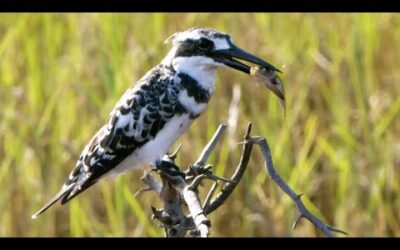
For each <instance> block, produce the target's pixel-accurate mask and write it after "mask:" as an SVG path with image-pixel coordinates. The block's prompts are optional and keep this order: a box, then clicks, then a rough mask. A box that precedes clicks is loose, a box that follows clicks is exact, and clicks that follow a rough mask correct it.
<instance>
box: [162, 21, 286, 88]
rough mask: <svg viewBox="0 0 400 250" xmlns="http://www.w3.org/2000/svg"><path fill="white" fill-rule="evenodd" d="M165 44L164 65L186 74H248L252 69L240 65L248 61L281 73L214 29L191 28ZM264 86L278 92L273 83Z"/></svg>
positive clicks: (172, 37) (169, 39) (171, 37)
mask: <svg viewBox="0 0 400 250" xmlns="http://www.w3.org/2000/svg"><path fill="white" fill-rule="evenodd" d="M165 42H166V43H168V42H172V49H171V51H170V53H169V54H168V56H167V57H166V58H165V59H164V62H165V63H170V64H172V65H174V67H175V68H179V67H185V68H186V70H187V71H194V70H197V69H203V70H204V69H205V70H215V69H216V68H218V67H230V68H233V69H236V70H239V71H242V72H244V73H246V74H250V73H251V67H250V66H249V65H247V64H245V63H243V62H249V63H253V64H256V65H258V66H261V67H262V68H264V69H265V70H267V71H270V72H272V73H275V72H280V70H279V69H277V68H276V67H274V66H273V65H271V64H270V63H268V62H266V61H264V60H263V59H261V58H259V57H257V56H255V55H252V54H250V53H248V52H246V51H244V50H242V49H241V48H239V47H238V46H236V45H235V44H233V42H232V39H231V37H230V36H229V35H228V34H226V33H224V32H220V31H218V30H215V29H211V28H191V29H189V30H187V31H183V32H178V33H175V34H173V35H172V36H170V37H169V38H168V39H167V40H166V41H165ZM239 60H242V61H243V62H240V61H239ZM266 86H267V87H268V88H269V89H271V90H272V91H273V92H274V93H277V92H279V91H280V88H279V87H278V86H276V85H274V84H266Z"/></svg>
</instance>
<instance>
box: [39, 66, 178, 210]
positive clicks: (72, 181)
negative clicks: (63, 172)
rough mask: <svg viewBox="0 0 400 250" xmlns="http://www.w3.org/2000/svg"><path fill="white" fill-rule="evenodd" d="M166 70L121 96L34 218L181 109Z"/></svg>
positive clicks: (73, 193)
mask: <svg viewBox="0 0 400 250" xmlns="http://www.w3.org/2000/svg"><path fill="white" fill-rule="evenodd" d="M167 70H168V69H166V68H162V67H156V68H154V69H153V70H151V71H150V72H149V73H148V74H146V75H145V76H144V77H143V78H142V79H141V80H140V81H139V82H138V83H137V84H136V85H135V86H133V87H132V88H130V89H129V90H128V91H127V92H126V93H125V94H124V95H123V96H122V97H121V99H120V100H119V102H118V103H117V105H116V106H115V108H114V109H113V110H112V112H111V113H110V116H109V119H108V122H107V124H105V125H104V126H103V127H102V128H101V129H100V130H99V131H98V132H97V133H96V134H95V136H94V137H93V138H92V139H91V140H90V142H89V143H88V144H87V145H86V147H85V148H84V150H83V151H82V153H81V155H80V157H79V160H78V161H77V163H76V166H75V168H74V169H73V170H72V171H71V173H70V175H69V178H68V180H67V181H66V182H65V183H64V186H63V187H62V189H61V191H60V192H59V193H58V194H57V195H56V196H55V197H54V198H53V199H52V200H51V201H50V202H49V203H48V204H47V205H46V206H44V207H43V208H42V209H41V210H39V212H38V213H36V214H35V215H34V217H36V216H37V215H39V214H41V213H43V212H44V211H45V210H47V208H48V207H50V206H51V205H53V204H54V203H55V202H57V201H58V200H60V199H61V204H64V203H66V202H68V201H69V200H71V199H72V198H73V197H75V196H76V195H78V194H79V193H81V192H82V191H84V190H85V189H87V188H89V187H90V186H91V185H93V184H94V183H96V182H97V181H98V180H99V178H101V177H102V176H103V175H104V174H105V173H107V172H109V171H110V170H112V169H113V168H115V167H116V166H117V165H118V164H119V163H120V162H122V161H123V160H124V159H125V158H126V157H127V156H128V155H130V154H131V153H133V152H134V151H135V150H136V149H137V148H138V147H140V146H142V145H143V144H145V143H146V142H148V141H149V140H151V139H153V138H154V137H155V135H156V134H157V132H158V131H159V130H160V129H162V128H163V127H164V125H165V124H166V123H167V122H168V120H169V119H171V118H172V117H173V115H174V114H175V113H176V112H177V111H178V109H179V108H181V107H179V102H178V94H179V90H180V89H179V85H178V84H176V83H175V82H174V81H173V78H172V77H171V74H172V73H171V72H165V71H167ZM163 71H164V72H163Z"/></svg>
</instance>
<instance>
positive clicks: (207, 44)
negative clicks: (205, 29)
mask: <svg viewBox="0 0 400 250" xmlns="http://www.w3.org/2000/svg"><path fill="white" fill-rule="evenodd" d="M213 46H214V43H213V42H212V41H210V40H208V39H207V38H201V39H200V40H199V48H200V49H202V50H208V49H211V48H212V47H213Z"/></svg>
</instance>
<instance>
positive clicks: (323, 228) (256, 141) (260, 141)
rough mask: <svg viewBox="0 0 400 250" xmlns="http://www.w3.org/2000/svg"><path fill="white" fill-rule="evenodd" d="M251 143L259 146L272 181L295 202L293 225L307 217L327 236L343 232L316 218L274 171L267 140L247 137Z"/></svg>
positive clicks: (299, 196)
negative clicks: (298, 213) (295, 216)
mask: <svg viewBox="0 0 400 250" xmlns="http://www.w3.org/2000/svg"><path fill="white" fill-rule="evenodd" d="M249 141H250V142H251V143H254V144H257V145H259V146H260V149H261V152H262V153H263V155H264V159H265V166H266V169H267V173H268V175H269V176H270V177H271V179H272V180H273V181H275V182H276V183H277V184H278V186H279V187H280V188H281V189H282V191H283V192H285V193H286V194H287V195H288V196H289V197H290V198H291V199H292V200H293V201H294V202H295V203H296V206H297V209H298V210H299V212H300V215H299V217H298V218H297V219H296V220H295V223H294V225H293V226H294V227H295V226H296V224H297V222H298V221H299V220H300V219H301V218H302V217H304V218H306V219H308V220H309V221H310V222H311V223H313V224H314V226H316V227H317V228H318V229H320V230H321V231H322V232H323V233H325V234H326V235H327V236H328V237H334V235H333V233H332V231H335V232H340V233H345V232H343V231H342V230H338V229H335V230H332V227H330V226H327V225H325V224H324V223H323V222H322V221H321V220H320V219H318V218H317V217H316V216H315V215H313V214H312V213H311V212H310V211H308V209H307V208H306V207H305V206H304V204H303V202H302V201H301V195H302V194H300V195H298V194H296V193H295V192H293V190H292V189H291V188H290V187H289V186H288V185H287V184H286V182H285V181H284V180H283V179H282V178H281V177H280V176H279V174H278V173H277V172H276V170H275V168H274V165H273V162H272V157H271V152H270V149H269V146H268V143H267V140H266V139H265V138H263V137H251V138H250V139H249Z"/></svg>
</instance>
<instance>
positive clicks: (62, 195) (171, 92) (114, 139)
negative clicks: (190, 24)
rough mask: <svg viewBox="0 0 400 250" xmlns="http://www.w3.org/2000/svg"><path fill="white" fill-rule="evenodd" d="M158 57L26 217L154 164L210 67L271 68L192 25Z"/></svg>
mask: <svg viewBox="0 0 400 250" xmlns="http://www.w3.org/2000/svg"><path fill="white" fill-rule="evenodd" d="M167 41H168V42H169V41H171V42H172V44H173V46H172V49H171V50H170V52H169V53H168V55H167V56H166V57H165V58H164V60H163V61H162V62H161V63H160V64H159V65H157V66H155V67H154V68H153V69H151V70H150V71H149V72H148V73H147V74H146V75H144V76H143V77H142V78H141V79H140V80H139V81H138V82H137V83H136V84H135V85H134V86H132V87H131V88H130V89H128V90H127V91H126V92H125V94H124V95H123V96H122V97H121V99H120V100H119V101H118V103H117V104H116V106H115V107H114V109H113V110H112V111H111V113H110V115H109V119H108V122H107V123H106V124H105V125H104V126H103V127H102V128H101V129H100V130H99V131H98V132H97V133H96V134H95V135H94V137H93V138H92V139H91V140H90V142H89V143H88V144H87V146H86V147H85V148H84V150H83V152H82V153H81V155H80V157H79V160H78V161H77V163H76V166H75V168H74V169H73V170H72V172H71V173H70V175H69V177H68V179H67V181H66V182H65V184H64V185H63V187H62V188H61V190H60V192H59V193H58V194H57V195H56V196H55V197H54V198H53V199H52V200H50V201H49V202H48V203H47V204H46V205H45V206H44V207H43V208H42V209H40V210H39V211H38V212H37V213H36V214H34V215H33V216H32V217H33V218H36V216H38V215H39V214H41V213H43V212H44V211H46V210H47V209H48V208H49V207H50V206H51V205H53V204H54V203H56V202H57V201H59V200H60V201H61V204H65V203H66V202H68V201H69V200H71V199H72V198H73V197H75V196H76V195H78V194H80V193H81V192H83V191H84V190H86V189H87V188H89V187H90V186H92V185H93V184H95V183H96V182H97V181H99V180H100V179H101V178H103V177H105V176H108V175H117V174H120V173H123V172H125V171H126V170H128V169H134V168H140V167H142V166H146V165H152V164H154V163H155V162H156V161H157V160H158V159H160V158H162V157H163V155H164V154H166V153H167V151H168V148H169V146H170V145H171V144H173V143H174V142H175V141H176V140H177V139H178V138H179V137H180V135H182V134H183V133H184V132H185V131H186V130H187V128H188V127H189V125H190V124H191V123H192V121H193V120H194V119H195V118H197V117H198V116H199V115H200V114H201V113H202V112H203V111H204V109H205V108H206V105H207V103H208V101H209V99H210V97H211V95H212V93H213V90H214V88H215V85H214V83H215V75H216V70H217V68H219V67H222V66H229V67H232V68H235V69H237V70H240V71H243V72H245V73H247V74H249V73H250V67H249V66H247V65H245V64H243V63H241V62H239V61H237V60H235V59H234V58H238V59H242V60H246V61H249V62H252V63H255V64H258V65H261V66H262V67H264V68H266V69H267V70H271V71H278V70H277V69H276V68H275V67H273V66H272V65H270V64H269V63H267V62H265V61H263V60H261V59H259V58H257V57H255V56H253V55H251V54H249V53H247V52H245V51H243V50H241V49H239V48H238V47H236V46H235V45H234V44H233V43H232V41H231V38H230V37H229V35H227V34H226V33H222V32H219V31H217V30H214V29H209V28H192V29H190V30H187V31H185V32H179V33H176V34H174V35H173V36H171V37H170V38H168V39H167Z"/></svg>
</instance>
